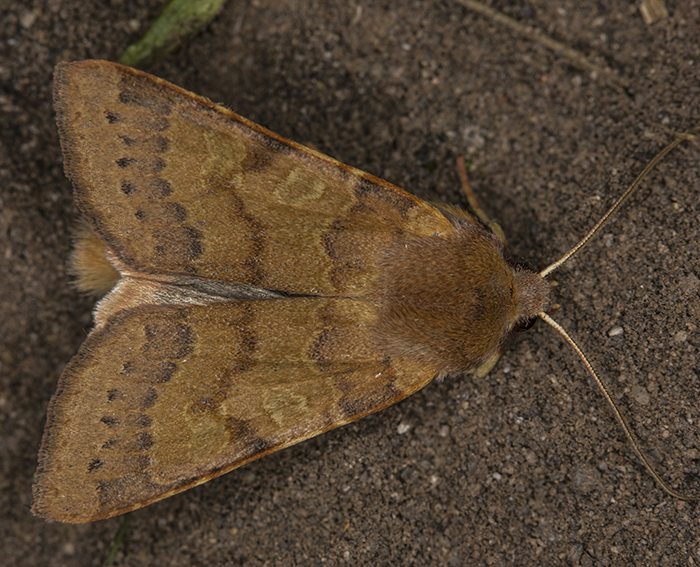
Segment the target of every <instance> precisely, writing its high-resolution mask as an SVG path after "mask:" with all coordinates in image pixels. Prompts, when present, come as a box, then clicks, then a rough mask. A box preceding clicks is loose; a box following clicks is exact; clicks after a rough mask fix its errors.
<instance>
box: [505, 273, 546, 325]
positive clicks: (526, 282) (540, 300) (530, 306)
mask: <svg viewBox="0 0 700 567" xmlns="http://www.w3.org/2000/svg"><path fill="white" fill-rule="evenodd" d="M549 290H550V285H549V283H547V281H546V280H545V279H544V278H543V277H542V276H540V275H539V274H537V273H535V272H530V271H528V270H521V269H518V268H516V269H514V270H513V301H514V304H515V310H516V320H515V322H516V323H518V324H523V323H526V322H527V321H528V320H530V319H533V318H534V317H537V315H538V314H539V313H542V312H543V311H544V310H545V308H546V307H547V304H548V303H549Z"/></svg>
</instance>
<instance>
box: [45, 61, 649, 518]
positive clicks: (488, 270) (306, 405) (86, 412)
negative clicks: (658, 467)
mask: <svg viewBox="0 0 700 567" xmlns="http://www.w3.org/2000/svg"><path fill="white" fill-rule="evenodd" d="M54 98H55V106H56V112H57V120H58V128H59V132H60V138H61V146H62V149H63V155H64V163H65V171H66V174H67V176H68V177H69V178H70V179H71V180H72V182H73V184H74V186H75V199H76V202H77V204H78V207H79V209H80V211H81V213H82V215H83V216H84V218H85V219H86V221H87V223H88V227H87V228H86V229H85V231H84V233H83V234H82V235H81V237H80V239H79V242H78V244H77V247H76V251H75V256H74V263H75V268H76V271H77V273H78V275H79V277H80V282H81V285H82V286H83V287H84V288H86V289H90V290H97V291H99V292H107V293H106V295H105V296H104V298H102V299H101V300H100V301H99V303H98V304H97V306H96V309H95V328H94V329H93V331H92V332H91V333H90V335H89V336H88V338H87V339H86V341H85V342H84V343H83V345H82V347H81V348H80V350H79V352H78V353H77V354H76V355H75V357H74V358H73V359H72V360H71V361H70V363H69V364H68V365H67V367H66V369H65V370H64V372H63V375H62V376H61V378H60V380H59V384H58V388H57V390H56V393H55V395H54V397H53V399H52V401H51V403H50V406H49V410H48V416H47V423H46V428H45V432H44V438H43V441H42V446H41V450H40V452H39V463H38V467H37V472H36V478H35V485H34V503H33V511H34V513H36V514H37V515H39V516H43V517H45V518H47V519H51V520H59V521H63V522H89V521H93V520H98V519H103V518H109V517H112V516H115V515H118V514H123V513H125V512H128V511H130V510H135V509H137V508H140V507H142V506H146V505H148V504H150V503H152V502H155V501H157V500H160V499H162V498H166V497H168V496H171V495H173V494H175V493H177V492H181V491H183V490H186V489H188V488H190V487H193V486H196V485H198V484H201V483H203V482H206V481H207V480H209V479H211V478H214V477H216V476H219V475H222V474H224V473H226V472H229V471H231V470H233V469H235V468H237V467H239V466H241V465H244V464H246V463H248V462H250V461H253V460H255V459H258V458H260V457H262V456H264V455H267V454H268V453H271V452H273V451H277V450H279V449H282V448H284V447H288V446H290V445H292V444H295V443H298V442H300V441H303V440H305V439H308V438H310V437H313V436H315V435H318V434H320V433H323V432H325V431H328V430H330V429H333V428H335V427H339V426H341V425H344V424H347V423H350V422H352V421H355V420H357V419H359V418H361V417H363V416H366V415H368V414H371V413H374V412H376V411H379V410H381V409H383V408H386V407H387V406H389V405H392V404H394V403H396V402H398V401H399V400H402V399H403V398H405V397H407V396H409V395H411V394H413V393H414V392H416V391H417V390H419V389H421V388H422V387H424V386H425V385H426V384H428V383H429V382H430V381H431V380H433V379H434V378H435V377H436V376H440V375H444V374H447V373H450V372H457V371H465V370H470V369H476V368H478V367H479V366H480V365H482V366H483V365H486V366H488V365H489V364H492V363H493V360H494V356H495V355H496V353H497V350H498V348H499V345H500V344H501V342H502V340H503V337H504V336H505V335H506V334H507V333H508V332H509V331H510V330H511V329H512V328H513V326H514V325H516V324H517V323H518V322H521V321H525V320H528V319H530V318H532V317H535V316H538V315H539V316H541V317H546V315H544V309H545V307H546V304H547V300H548V293H549V285H548V284H547V283H546V282H545V280H544V278H543V276H542V275H540V274H536V273H532V272H528V271H523V270H519V269H515V268H513V267H511V266H509V265H508V264H507V263H506V261H505V260H504V258H503V245H502V242H501V240H500V239H499V238H498V237H496V236H494V235H493V234H492V233H491V232H490V231H488V230H486V229H485V228H483V227H482V225H481V224H480V223H479V222H478V220H477V219H476V218H474V217H473V216H471V215H470V214H468V213H466V212H462V211H458V210H457V209H452V208H449V209H445V210H442V209H440V208H438V207H436V206H434V205H431V204H429V203H427V202H425V201H422V200H420V199H418V198H417V197H414V196H412V195H411V194H409V193H407V192H405V191H403V190H402V189H400V188H398V187H395V186H394V185H392V184H390V183H388V182H386V181H383V180H381V179H378V178H376V177H374V176H372V175H370V174H367V173H364V172H362V171H359V170H357V169H355V168H352V167H350V166H347V165H344V164H342V163H340V162H338V161H336V160H334V159H332V158H330V157H328V156H325V155H323V154H321V153H319V152H317V151H314V150H312V149H309V148H305V147H303V146H301V145H299V144H297V143H295V142H292V141H289V140H286V139H284V138H282V137H280V136H278V135H276V134H274V133H272V132H270V131H268V130H266V129H265V128H263V127H261V126H258V125H257V124H254V123H253V122H251V121H249V120H246V119H245V118H242V117H240V116H238V115H237V114H235V113H233V112H231V111H230V110H228V109H226V108H223V107H221V106H217V105H215V104H213V103H212V102H210V101H209V100H207V99H205V98H202V97H199V96H196V95H194V94H192V93H189V92H187V91H185V90H183V89H181V88H178V87H176V86H174V85H172V84H170V83H168V82H166V81H163V80H161V79H158V78H156V77H153V76H151V75H148V74H146V73H143V72H140V71H137V70H135V69H131V68H129V67H125V66H122V65H118V64H115V63H110V62H107V61H82V62H77V63H64V64H60V65H59V66H58V67H57V68H56V73H55V90H54ZM550 321H551V320H550ZM609 401H610V402H611V403H612V401H611V400H609ZM618 418H619V419H621V416H619V415H618ZM623 426H624V424H623ZM625 432H626V433H627V434H628V437H629V436H630V435H631V434H630V433H629V432H628V430H627V429H625ZM632 441H633V439H632ZM633 443H634V441H633ZM634 448H635V450H637V449H638V448H637V445H636V444H634ZM642 459H643V461H644V464H645V465H648V463H647V462H646V460H644V458H643V456H642ZM655 478H657V477H656V476H655ZM657 480H659V479H658V478H657Z"/></svg>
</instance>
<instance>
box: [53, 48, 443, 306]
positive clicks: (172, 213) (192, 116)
mask: <svg viewBox="0 0 700 567" xmlns="http://www.w3.org/2000/svg"><path fill="white" fill-rule="evenodd" d="M54 97H55V104H56V110H57V119H58V125H59V131H60V137H61V144H62V148H63V152H64V164H65V169H66V173H67V175H68V176H69V177H70V178H71V179H72V180H73V182H74V185H75V194H76V200H77V202H78V205H79V207H80V210H81V212H82V213H83V215H84V216H85V217H86V218H87V219H89V221H90V222H91V224H92V225H93V227H94V228H95V230H96V231H97V232H98V233H99V234H100V236H101V238H102V239H103V240H105V241H106V242H107V244H108V245H109V247H110V250H111V251H112V252H114V254H116V256H117V257H118V258H119V260H120V261H121V262H122V263H123V264H125V265H126V266H127V267H128V268H129V269H131V270H133V271H137V272H140V273H147V274H187V275H191V276H197V277H202V278H207V279H213V280H217V281H224V282H232V283H238V284H248V285H254V286H257V287H260V288H265V289H271V290H280V291H285V292H291V293H302V294H310V293H316V294H323V295H335V294H353V295H358V294H362V293H364V292H366V291H367V288H368V286H371V284H372V281H373V279H374V278H375V277H376V262H377V258H378V256H379V255H380V254H381V251H382V250H383V248H384V247H386V246H387V245H389V244H390V243H391V242H392V241H396V240H399V239H401V238H405V237H411V236H429V235H432V234H439V233H448V232H451V231H452V226H451V224H450V222H449V220H448V219H446V218H445V216H444V215H443V214H442V213H440V212H439V211H438V210H437V209H436V208H434V207H433V206H431V205H429V204H428V203H425V202H424V201H421V200H420V199H417V198H416V197H414V196H413V195H410V194H409V193H407V192H405V191H403V190H401V189H399V188H398V187H395V186H393V185H391V184H390V183H387V182H385V181H382V180H379V179H377V178H375V177H373V176H371V175H369V174H367V173H364V172H361V171H359V170H356V169H354V168H351V167H349V166H347V165H343V164H341V163H339V162H337V161H336V160H333V159H332V158H330V157H328V156H325V155H323V154H320V153H318V152H315V151H313V150H310V149H308V148H304V147H302V146H300V145H299V144H296V143H294V142H292V141H290V140H286V139H284V138H282V137H280V136H278V135H276V134H274V133H272V132H270V131H268V130H266V129H265V128H262V127H261V126H259V125H257V124H255V123H253V122H251V121H249V120H246V119H245V118H242V117H240V116H238V115H237V114H235V113H234V112H231V111H230V110H227V109H225V108H223V107H221V106H218V105H215V104H213V103H212V102H211V101H208V100H206V99H204V98H202V97H199V96H197V95H194V94H192V93H189V92H187V91H185V90H184V89H181V88H179V87H176V86H175V85H172V84H170V83H168V82H166V81H163V80H161V79H158V78H156V77H153V76H151V75H148V74H146V73H142V72H140V71H137V70H135V69H130V68H128V67H124V66H121V65H117V64H114V63H109V62H106V61H83V62H78V63H68V64H62V65H60V66H59V67H58V68H57V70H56V79H55V92H54Z"/></svg>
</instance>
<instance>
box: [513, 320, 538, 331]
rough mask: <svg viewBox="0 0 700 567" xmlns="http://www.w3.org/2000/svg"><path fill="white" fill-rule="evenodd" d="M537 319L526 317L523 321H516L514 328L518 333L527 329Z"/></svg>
mask: <svg viewBox="0 0 700 567" xmlns="http://www.w3.org/2000/svg"><path fill="white" fill-rule="evenodd" d="M538 319H539V317H530V318H529V319H526V320H525V321H522V322H518V323H516V325H515V328H514V330H515V331H517V332H518V333H522V332H523V331H527V330H529V329H530V328H531V327H532V326H533V325H534V324H535V323H537V320H538Z"/></svg>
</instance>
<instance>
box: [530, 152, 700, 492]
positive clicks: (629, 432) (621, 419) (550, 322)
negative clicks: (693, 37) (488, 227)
mask: <svg viewBox="0 0 700 567" xmlns="http://www.w3.org/2000/svg"><path fill="white" fill-rule="evenodd" d="M667 148H669V146H667ZM669 151H670V150H669ZM666 153H668V151H667V152H666ZM655 159H656V158H655ZM652 161H653V160H652ZM657 161H658V160H657ZM537 316H538V317H539V318H540V319H542V320H543V321H544V322H545V323H547V325H549V326H550V327H552V329H554V330H555V331H556V332H557V333H558V334H559V335H560V336H561V337H562V338H563V339H564V340H565V341H566V342H567V343H569V344H570V345H571V348H573V349H574V351H575V352H576V354H577V355H578V357H579V358H580V359H581V362H583V365H584V366H585V367H586V370H587V371H588V374H590V376H591V378H593V381H594V382H595V383H596V386H598V389H599V390H600V393H601V394H602V395H603V397H604V398H605V401H606V402H608V405H609V406H610V408H611V409H612V411H613V414H615V417H616V418H617V421H618V423H619V424H620V426H621V427H622V431H624V433H625V436H626V437H627V440H628V441H629V442H630V445H632V449H634V452H635V453H636V455H637V457H638V458H639V460H640V461H641V462H642V464H643V465H644V468H646V469H647V472H648V473H649V474H650V475H651V476H652V478H653V479H654V480H655V481H656V482H657V483H658V485H659V486H660V487H661V488H662V489H663V491H664V492H666V493H667V494H669V495H670V496H673V497H674V498H678V499H679V500H685V501H686V502H693V501H696V500H700V494H683V493H681V492H678V491H677V490H676V489H675V488H673V487H672V486H671V485H670V484H668V483H667V482H666V481H665V480H664V479H663V478H661V475H659V473H658V472H656V469H655V468H654V466H653V465H652V464H651V462H650V461H649V459H648V458H647V456H646V455H645V454H644V452H643V451H642V447H641V445H640V444H639V441H638V440H637V437H636V436H635V434H634V433H632V429H631V428H630V426H629V425H628V424H627V420H626V419H625V418H624V416H623V415H622V412H621V411H620V408H619V407H618V406H617V404H616V403H615V400H613V398H612V396H611V395H610V391H609V390H608V387H607V386H606V384H605V382H603V380H602V379H601V378H600V376H598V373H597V372H596V371H595V369H594V368H593V365H592V364H591V363H590V362H589V361H588V358H587V357H586V355H585V354H584V353H583V351H582V350H581V347H579V346H578V344H576V341H575V340H574V339H573V338H572V337H571V335H569V333H567V332H566V330H564V328H563V327H562V326H561V325H560V324H559V323H557V322H556V321H555V320H554V319H552V318H551V317H550V316H549V315H547V314H546V313H545V312H543V311H542V312H540V313H538V314H537Z"/></svg>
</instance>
